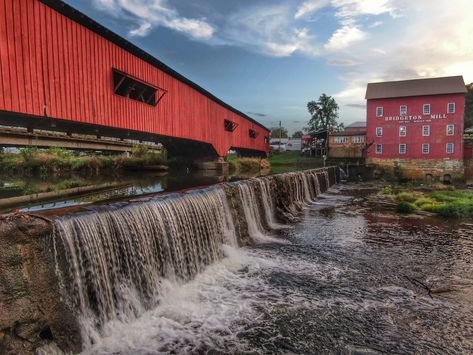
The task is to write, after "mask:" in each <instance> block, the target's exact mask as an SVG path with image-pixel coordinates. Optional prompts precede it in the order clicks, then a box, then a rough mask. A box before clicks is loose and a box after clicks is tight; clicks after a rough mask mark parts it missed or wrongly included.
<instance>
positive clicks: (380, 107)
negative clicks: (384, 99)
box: [376, 106, 384, 117]
mask: <svg viewBox="0 0 473 355" xmlns="http://www.w3.org/2000/svg"><path fill="white" fill-rule="evenodd" d="M378 109H381V114H380V115H378ZM383 114H384V108H383V106H377V107H376V117H383Z"/></svg>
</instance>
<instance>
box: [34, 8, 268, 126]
mask: <svg viewBox="0 0 473 355" xmlns="http://www.w3.org/2000/svg"><path fill="white" fill-rule="evenodd" d="M40 1H41V2H43V3H44V4H46V5H48V6H49V7H51V8H53V9H54V10H56V11H58V12H59V13H61V14H63V15H64V16H66V17H68V18H70V19H71V20H73V21H75V22H77V23H79V24H81V25H82V26H84V27H87V28H88V29H89V30H91V31H93V32H95V33H97V34H98V35H100V36H102V37H104V38H106V39H107V40H109V41H110V42H112V43H114V44H115V45H117V46H119V47H120V48H122V49H124V50H126V51H128V52H130V53H131V54H133V55H135V56H136V57H138V58H140V59H142V60H144V61H145V62H148V63H149V64H151V65H153V66H154V67H156V68H158V69H160V70H162V71H163V72H165V73H167V74H169V75H170V76H172V77H174V78H176V79H178V80H180V81H182V82H183V83H185V84H187V85H189V86H190V87H192V88H193V89H195V90H197V91H198V92H200V93H201V94H203V95H205V96H207V97H208V98H209V99H211V100H213V101H215V102H217V103H218V104H220V105H222V106H223V107H225V108H227V109H229V110H230V111H232V112H234V113H236V114H237V115H240V116H242V117H244V118H246V119H247V120H248V121H250V122H253V123H254V124H256V125H258V126H260V127H261V128H264V129H265V130H267V131H268V132H269V131H270V130H269V129H268V128H267V127H265V126H263V125H262V124H261V123H259V122H258V121H256V120H255V119H253V118H251V117H250V116H248V115H246V114H244V113H243V112H241V111H239V110H237V109H236V108H234V107H232V106H230V105H229V104H227V103H226V102H223V101H222V100H220V99H219V98H218V97H216V96H214V95H213V94H212V93H210V92H208V91H207V90H205V89H204V88H202V87H201V86H199V85H197V84H196V83H194V82H193V81H191V80H189V79H188V78H186V77H185V76H183V75H182V74H180V73H178V72H177V71H175V70H174V69H172V68H171V67H169V66H167V65H166V64H164V63H163V62H161V61H160V60H158V59H157V58H155V57H154V56H152V55H151V54H149V53H147V52H145V51H144V50H142V49H141V48H139V47H137V46H135V45H134V44H133V43H131V42H130V41H128V40H126V39H125V38H123V37H121V36H119V35H117V34H116V33H115V32H113V31H111V30H109V29H108V28H106V27H105V26H102V25H101V24H99V23H98V22H96V21H94V20H92V19H91V18H90V17H88V16H86V15H85V14H83V13H82V12H80V11H78V10H76V9H75V8H73V7H72V6H70V5H68V4H66V3H65V2H64V1H62V0H40Z"/></svg>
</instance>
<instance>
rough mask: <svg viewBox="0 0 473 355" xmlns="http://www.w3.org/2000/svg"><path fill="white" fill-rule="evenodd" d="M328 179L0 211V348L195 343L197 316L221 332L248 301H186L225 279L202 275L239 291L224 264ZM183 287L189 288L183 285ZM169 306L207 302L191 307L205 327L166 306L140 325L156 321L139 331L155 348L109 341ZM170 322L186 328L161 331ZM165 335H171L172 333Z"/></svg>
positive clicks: (262, 240)
mask: <svg viewBox="0 0 473 355" xmlns="http://www.w3.org/2000/svg"><path fill="white" fill-rule="evenodd" d="M336 180H337V171H336V169H335V168H327V169H315V170H306V171H300V172H292V173H285V174H279V175H271V176H265V177H259V178H252V179H248V180H241V181H237V182H230V183H221V184H217V185H212V186H210V187H207V188H201V189H195V190H190V191H186V192H182V193H171V194H167V195H161V196H155V197H147V198H146V199H140V200H134V201H128V202H117V203H114V204H110V205H102V206H91V207H90V209H89V210H85V211H84V210H82V211H81V212H79V213H74V214H70V215H66V216H62V217H55V218H54V219H53V220H49V219H48V218H45V217H44V216H34V215H27V214H12V215H7V216H6V217H3V218H2V219H0V243H1V245H2V248H1V249H0V266H1V267H0V279H1V280H2V283H0V294H2V295H3V296H2V298H1V299H0V353H5V354H16V353H18V352H19V351H20V350H21V351H20V352H22V353H25V354H33V353H35V354H63V352H62V351H64V352H65V353H79V352H84V353H85V354H88V353H90V354H97V353H100V354H109V353H120V354H127V353H136V351H138V353H143V354H154V353H157V354H158V353H167V352H169V351H171V352H172V351H177V352H182V351H184V352H196V351H197V350H195V349H194V350H192V349H193V348H192V346H191V345H192V344H193V343H194V342H195V341H196V340H195V339H194V340H192V339H193V338H194V337H195V336H203V334H207V332H200V331H199V333H198V334H191V333H193V332H194V331H198V330H199V329H200V327H204V328H205V327H208V333H209V334H215V335H218V334H220V332H221V331H223V332H227V331H228V329H227V327H228V326H230V325H228V324H226V323H227V322H230V320H231V319H233V316H234V315H235V314H239V313H240V312H241V311H242V310H244V309H248V307H250V304H249V303H248V300H241V301H236V302H234V303H232V305H231V306H229V305H228V304H227V303H226V302H225V301H224V300H223V299H215V300H213V301H212V302H211V303H208V304H206V305H205V306H203V307H200V306H199V307H197V309H194V307H195V306H192V304H193V303H192V302H193V300H194V301H195V300H200V299H206V297H207V296H211V297H217V298H219V297H220V296H222V297H224V296H223V295H220V292H221V291H224V293H225V292H227V291H225V290H226V289H222V290H221V291H217V289H218V288H219V287H220V286H218V285H213V284H212V282H213V281H212V280H214V281H216V280H221V281H223V282H224V284H226V285H227V286H229V287H230V288H235V292H236V293H235V295H239V292H241V291H242V289H241V288H240V286H239V281H238V280H237V279H234V280H232V278H233V277H234V276H232V275H234V274H231V273H230V274H228V273H227V271H228V267H230V268H234V267H237V269H238V267H240V266H236V265H240V264H239V263H240V261H242V260H245V257H244V256H243V254H244V253H245V250H249V249H248V248H250V249H253V248H255V247H256V248H257V249H258V248H260V247H262V246H263V247H264V246H265V245H267V246H271V245H284V243H287V241H285V240H284V239H281V238H278V236H277V235H278V233H279V232H280V231H279V230H281V229H282V230H284V229H285V228H286V227H288V226H289V225H290V224H292V223H293V222H296V221H298V220H299V216H300V213H301V211H302V210H303V209H304V207H305V206H309V205H310V204H311V202H313V201H315V200H316V199H317V196H319V195H320V194H321V193H323V192H325V191H326V190H327V189H328V188H329V187H330V186H331V185H332V184H334V183H335V182H336ZM228 263H230V264H232V265H230V266H229V265H227V264H228ZM242 267H243V266H242ZM243 268H244V267H243ZM236 271H238V270H236ZM209 275H210V276H209ZM211 275H213V276H211ZM209 277H210V279H209ZM222 277H223V279H221V278H222ZM202 280H204V282H203V283H202ZM207 282H210V285H208V286H205V287H204V288H203V289H199V288H197V289H199V290H200V291H199V294H193V293H192V292H194V291H195V290H197V289H195V288H194V285H195V284H197V285H207ZM188 288H189V289H191V290H192V289H194V291H192V292H191V294H188V291H187V289H188ZM232 294H234V293H233V291H232ZM204 295H207V296H204ZM242 295H243V294H242ZM202 297H203V298H202ZM189 302H190V303H189ZM187 306H189V307H190V309H188V308H186V307H187ZM170 308H171V309H174V311H176V310H177V311H178V312H180V311H184V310H186V311H189V312H190V313H189V314H193V315H195V316H197V315H198V314H199V312H203V311H206V312H207V311H212V312H213V311H217V313H213V314H212V315H210V316H209V315H202V316H198V317H197V318H198V321H197V322H198V323H199V324H200V320H203V321H205V322H206V323H207V324H206V325H205V326H204V325H203V324H200V325H196V324H194V322H195V320H194V321H188V320H185V319H181V320H179V319H180V317H184V318H186V317H187V316H188V315H189V314H187V315H180V316H178V318H179V319H177V320H175V321H172V320H171V319H172V317H170V316H169V315H168V314H164V315H162V316H161V315H160V316H156V317H157V318H152V321H151V323H150V325H149V326H150V328H149V329H151V330H153V331H154V330H155V329H156V327H159V329H160V330H159V331H158V334H159V335H158V337H157V338H156V336H155V335H153V336H152V337H151V338H150V339H153V340H156V339H158V338H159V339H161V341H160V343H159V344H157V345H153V346H155V347H156V349H150V348H148V347H146V346H145V348H143V349H141V348H140V345H138V346H136V347H135V346H129V345H130V344H128V345H126V346H125V347H124V348H122V349H120V350H118V352H117V351H116V350H115V349H114V348H113V346H109V345H110V344H108V343H107V342H108V341H111V342H112V343H113V344H115V343H116V341H117V339H126V338H127V336H126V334H128V333H127V331H125V333H126V334H124V335H118V338H117V335H116V333H115V332H116V330H117V327H118V329H121V327H125V328H128V327H133V326H136V325H137V324H145V323H141V322H142V320H143V319H145V318H146V317H149V316H152V317H155V316H154V313H155V312H162V311H164V312H167V310H169V309H170ZM200 308H201V309H200ZM250 308H251V307H250ZM174 311H173V312H174ZM235 312H236V313H235ZM169 317H170V318H169ZM180 321H183V322H184V324H182V325H179V322H180ZM162 322H165V323H166V322H171V323H166V324H162ZM189 322H190V323H189ZM220 326H223V328H222V329H220ZM169 327H170V328H169ZM161 328H162V329H161ZM168 328H169V329H168ZM170 329H172V332H176V331H178V332H180V331H183V332H184V333H185V334H184V333H183V334H181V335H176V334H174V335H171V334H170V333H169V331H170ZM179 329H180V330H179ZM186 329H187V330H186ZM202 329H203V328H202ZM225 329H227V330H225ZM189 331H190V333H189ZM113 334H115V335H113ZM130 334H132V333H129V334H128V335H130ZM133 334H135V333H133ZM175 336H177V337H178V338H179V339H181V340H179V341H177V343H176V339H177V338H175ZM110 339H112V340H110ZM182 342H183V343H182ZM197 343H199V342H197ZM237 343H238V342H237ZM140 344H141V342H140ZM163 344H165V345H163ZM202 344H204V345H203V346H204V347H205V346H206V345H205V344H207V341H205V342H203V343H202ZM218 348H220V347H218ZM225 348H228V347H227V346H223V347H222V349H225ZM140 349H141V350H140ZM184 349H187V350H184ZM199 351H201V350H198V351H197V352H199ZM202 351H203V350H202ZM235 351H237V350H236V349H235Z"/></svg>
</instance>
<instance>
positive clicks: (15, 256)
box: [0, 215, 81, 355]
mask: <svg viewBox="0 0 473 355" xmlns="http://www.w3.org/2000/svg"><path fill="white" fill-rule="evenodd" d="M51 232H52V225H51V223H49V222H48V221H47V220H45V219H43V218H37V217H33V216H27V215H7V216H0V246H1V247H0V354H12V355H13V354H32V353H35V352H36V353H41V351H39V350H38V349H41V348H43V349H49V350H44V351H42V353H50V352H51V351H50V350H51V349H53V348H55V347H56V344H57V346H59V348H61V349H63V350H65V351H72V352H79V351H80V348H81V338H80V330H79V327H78V324H77V322H76V320H75V316H74V315H73V312H72V311H71V310H70V309H69V308H68V307H67V306H66V304H65V303H63V302H62V300H61V296H60V293H59V283H58V280H57V277H56V273H55V266H54V265H55V263H54V260H53V259H52V256H51V253H50V252H49V251H48V250H47V249H49V244H48V241H49V238H50V235H51Z"/></svg>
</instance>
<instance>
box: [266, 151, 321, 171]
mask: <svg viewBox="0 0 473 355" xmlns="http://www.w3.org/2000/svg"><path fill="white" fill-rule="evenodd" d="M269 163H270V164H271V172H272V173H275V174H279V173H285V172H289V171H295V170H301V169H309V168H319V167H322V166H323V165H324V163H323V160H322V159H321V158H312V157H306V156H302V155H301V153H300V152H299V151H290V152H283V153H275V154H273V155H272V156H271V157H270V158H269Z"/></svg>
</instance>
